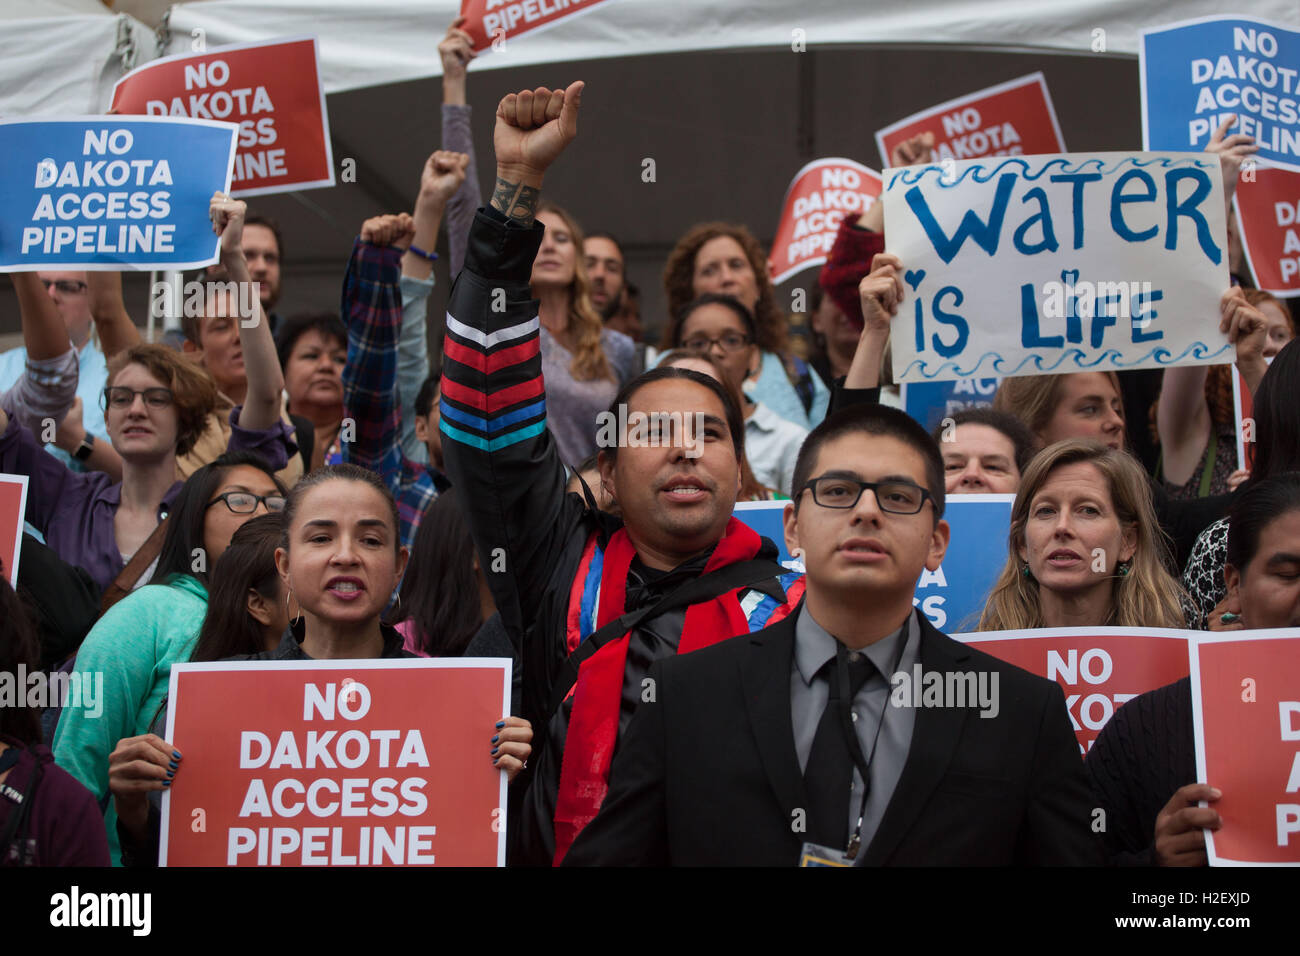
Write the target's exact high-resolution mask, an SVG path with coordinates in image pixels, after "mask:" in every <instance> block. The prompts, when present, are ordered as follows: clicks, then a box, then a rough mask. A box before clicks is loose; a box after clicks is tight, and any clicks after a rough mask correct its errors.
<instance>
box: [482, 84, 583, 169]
mask: <svg viewBox="0 0 1300 956" xmlns="http://www.w3.org/2000/svg"><path fill="white" fill-rule="evenodd" d="M582 88H583V83H582V81H581V80H579V81H577V82H575V83H571V84H569V88H568V89H566V90H550V89H547V88H546V87H544V86H539V87H538V88H537V89H535V90H523V91H522V92H519V93H508V94H506V96H504V97H503V98H502V100H501V102H500V103H499V104H498V105H497V125H496V130H495V132H494V133H493V144H494V146H495V148H496V156H497V172H498V175H500V176H502V178H505V179H507V180H509V181H510V182H525V183H528V185H531V186H537V185H540V182H541V177H542V175H543V174H544V173H545V172H546V170H547V169H548V168H549V167H550V165H551V163H553V162H555V160H556V158H557V157H558V156H559V155H560V153H562V152H564V147H566V146H568V145H569V143H571V142H573V139H574V137H575V136H577V135H578V107H579V105H580V103H581V100H582Z"/></svg>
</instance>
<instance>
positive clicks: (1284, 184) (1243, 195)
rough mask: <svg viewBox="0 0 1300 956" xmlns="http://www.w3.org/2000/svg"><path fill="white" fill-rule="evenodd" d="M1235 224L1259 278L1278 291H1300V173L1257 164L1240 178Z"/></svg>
mask: <svg viewBox="0 0 1300 956" xmlns="http://www.w3.org/2000/svg"><path fill="white" fill-rule="evenodd" d="M1236 202H1237V224H1238V229H1239V230H1240V232H1241V247H1242V251H1243V252H1245V253H1246V261H1247V262H1248V263H1249V264H1250V271H1251V272H1253V273H1254V274H1255V283H1256V284H1257V285H1258V286H1259V287H1260V288H1261V289H1263V290H1264V291H1266V292H1271V293H1273V294H1274V295H1281V296H1292V295H1300V173H1297V172H1293V171H1291V170H1289V169H1273V168H1271V167H1264V166H1258V165H1257V166H1256V167H1255V169H1254V175H1253V177H1250V178H1247V175H1246V173H1245V172H1244V171H1243V174H1242V176H1241V177H1240V179H1239V181H1238V183H1237V196H1236Z"/></svg>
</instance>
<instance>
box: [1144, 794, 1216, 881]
mask: <svg viewBox="0 0 1300 956" xmlns="http://www.w3.org/2000/svg"><path fill="white" fill-rule="evenodd" d="M1221 796H1223V794H1222V793H1221V792H1219V790H1217V789H1215V788H1214V787H1211V786H1208V785H1207V784H1204V783H1189V784H1188V785H1187V786H1185V787H1179V788H1178V790H1176V791H1175V792H1174V795H1173V796H1172V797H1170V798H1169V802H1168V803H1166V804H1165V806H1164V809H1163V810H1161V811H1160V813H1159V815H1158V816H1157V817H1156V834H1155V848H1156V865H1157V866H1205V864H1206V857H1205V834H1203V833H1202V832H1201V829H1202V828H1206V827H1208V828H1209V829H1211V830H1217V829H1219V827H1221V826H1222V825H1223V821H1222V820H1220V819H1219V814H1218V813H1216V812H1215V811H1214V809H1213V808H1211V807H1198V806H1197V805H1196V804H1197V801H1200V800H1207V801H1214V800H1218V799H1219V797H1221Z"/></svg>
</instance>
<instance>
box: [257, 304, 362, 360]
mask: <svg viewBox="0 0 1300 956" xmlns="http://www.w3.org/2000/svg"><path fill="white" fill-rule="evenodd" d="M313 331H314V332H319V333H320V334H321V335H323V336H325V338H327V339H336V340H338V343H339V344H340V345H341V346H343V347H344V348H347V347H348V329H347V326H345V325H344V324H343V320H342V319H340V318H339V317H338V315H336V314H335V313H333V312H305V313H302V314H299V315H293V316H290V317H289V318H287V319H285V320H284V324H283V325H281V326H280V331H279V333H278V334H277V335H276V337H275V352H276V355H278V356H279V358H280V368H281V369H283V368H285V367H286V366H288V364H289V356H290V355H292V354H293V347H294V346H295V345H296V344H297V343H298V340H299V339H300V338H302V337H303V336H304V335H306V334H307V333H308V332H313Z"/></svg>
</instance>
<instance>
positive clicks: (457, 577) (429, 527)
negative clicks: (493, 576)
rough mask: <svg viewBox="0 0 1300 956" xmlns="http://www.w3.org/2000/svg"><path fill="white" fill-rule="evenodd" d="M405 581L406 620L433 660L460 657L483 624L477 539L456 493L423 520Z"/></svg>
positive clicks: (443, 499)
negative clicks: (476, 561) (477, 562)
mask: <svg viewBox="0 0 1300 956" xmlns="http://www.w3.org/2000/svg"><path fill="white" fill-rule="evenodd" d="M411 552H412V553H411V565H410V567H409V568H408V569H407V572H406V577H405V578H403V579H402V589H401V591H400V592H398V593H399V596H400V597H401V601H402V603H401V610H400V612H399V613H400V614H401V617H400V618H399V620H402V621H410V622H411V624H412V626H413V627H414V629H415V638H416V646H417V647H418V648H419V649H420V650H421V651H423V652H424V653H426V654H428V655H429V656H430V657H459V656H460V655H462V654H463V653H465V648H466V647H467V646H468V645H469V642H470V640H471V638H473V637H474V634H475V633H476V632H477V631H478V629H479V628H480V627H482V626H483V611H482V607H481V606H480V605H479V590H478V580H477V578H476V577H475V575H474V539H473V538H471V537H470V533H469V525H467V524H466V523H465V517H464V512H463V510H462V509H461V507H460V505H459V503H458V501H457V498H456V492H455V491H454V490H449V491H444V492H443V493H442V494H441V495H439V496H438V497H437V498H436V499H434V502H433V504H431V505H429V507H428V509H427V510H426V511H425V512H424V517H423V518H421V519H420V527H419V530H417V531H416V532H415V543H414V545H413V546H412V549H411Z"/></svg>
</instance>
